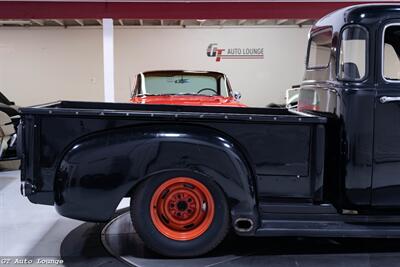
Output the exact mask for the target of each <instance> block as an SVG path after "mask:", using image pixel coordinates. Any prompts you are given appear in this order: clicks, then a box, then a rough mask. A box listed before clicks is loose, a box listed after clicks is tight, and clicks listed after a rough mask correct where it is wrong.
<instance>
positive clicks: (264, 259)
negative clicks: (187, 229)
mask: <svg viewBox="0 0 400 267" xmlns="http://www.w3.org/2000/svg"><path fill="white" fill-rule="evenodd" d="M129 217H130V216H129V213H124V214H122V215H121V216H119V217H118V218H117V219H115V220H114V221H113V222H111V223H110V224H108V225H107V226H106V227H105V228H104V229H103V234H102V241H103V244H104V245H105V247H106V248H107V250H108V251H109V252H110V253H111V254H113V255H114V256H115V257H119V258H120V259H121V260H122V261H124V262H126V263H127V264H130V265H132V266H141V267H147V266H149V267H150V266H151V267H161V266H163V267H164V266H174V267H211V266H216V267H222V266H224V267H225V266H251V267H261V266H272V267H278V266H279V267H282V266H285V267H286V266H296V267H299V266H304V267H325V266H329V267H330V266H332V267H333V266H343V267H354V266H363V267H365V266H368V267H378V266H388V267H389V266H390V267H393V266H400V246H399V244H400V240H398V239H349V238H347V239H340V238H338V239H329V238H244V237H237V236H235V235H231V236H229V237H228V238H227V239H226V240H225V241H224V242H223V243H222V244H221V245H220V246H219V247H218V248H217V249H216V250H214V251H212V252H211V253H209V254H207V255H205V256H203V257H199V258H195V259H168V258H165V257H162V256H160V255H157V254H155V253H153V252H151V251H149V250H148V249H147V248H146V247H145V246H144V244H143V242H142V241H141V240H140V238H139V237H138V235H137V234H136V233H135V230H134V228H133V226H132V224H131V221H130V218H129Z"/></svg>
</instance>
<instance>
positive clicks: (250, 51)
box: [207, 43, 264, 62]
mask: <svg viewBox="0 0 400 267" xmlns="http://www.w3.org/2000/svg"><path fill="white" fill-rule="evenodd" d="M207 56H208V57H214V58H215V61H216V62H220V61H221V60H222V59H264V48H247V47H246V48H219V47H218V44H217V43H211V44H209V45H208V47H207Z"/></svg>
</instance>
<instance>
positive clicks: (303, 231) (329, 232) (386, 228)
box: [255, 220, 400, 238]
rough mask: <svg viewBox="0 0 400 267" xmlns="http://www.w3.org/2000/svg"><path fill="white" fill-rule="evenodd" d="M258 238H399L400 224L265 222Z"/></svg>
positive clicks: (256, 233) (259, 229)
mask: <svg viewBox="0 0 400 267" xmlns="http://www.w3.org/2000/svg"><path fill="white" fill-rule="evenodd" d="M255 235H257V236H303V237H366V238H371V237H375V238H391V237H392V238H399V237H400V224H395V225H394V224H379V225H377V224H352V223H345V222H332V221H319V222H315V221H285V220H268V221H266V220H263V221H262V223H261V226H260V227H259V228H258V229H257V230H256V232H255Z"/></svg>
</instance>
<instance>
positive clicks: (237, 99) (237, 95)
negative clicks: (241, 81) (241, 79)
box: [233, 92, 242, 101]
mask: <svg viewBox="0 0 400 267" xmlns="http://www.w3.org/2000/svg"><path fill="white" fill-rule="evenodd" d="M233 98H234V99H235V100H236V101H239V100H240V99H241V98H242V94H241V93H240V92H234V93H233Z"/></svg>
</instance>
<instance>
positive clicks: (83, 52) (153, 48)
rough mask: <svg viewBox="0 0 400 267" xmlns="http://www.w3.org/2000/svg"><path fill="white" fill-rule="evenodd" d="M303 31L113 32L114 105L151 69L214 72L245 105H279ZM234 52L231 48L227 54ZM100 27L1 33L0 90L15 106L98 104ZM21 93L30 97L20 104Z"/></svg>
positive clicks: (299, 70) (297, 62)
mask: <svg viewBox="0 0 400 267" xmlns="http://www.w3.org/2000/svg"><path fill="white" fill-rule="evenodd" d="M308 30H309V28H308V27H302V28H299V27H292V26H287V27H263V28H256V27H254V28H223V29H220V28H204V29H198V28H186V29H166V28H162V29H161V28H159V29H154V28H151V29H149V28H147V29H146V28H143V29H142V28H141V29H137V28H135V29H133V28H129V27H116V28H115V31H114V35H115V36H114V37H115V44H114V48H115V87H116V101H119V102H123V101H128V99H129V94H130V93H129V92H130V84H132V82H133V81H132V78H133V76H134V74H135V73H138V72H140V71H144V70H154V69H196V70H217V71H222V72H225V73H227V74H228V76H229V78H230V80H231V84H232V86H233V87H234V89H235V90H237V91H240V92H241V93H242V96H243V98H242V100H243V102H244V103H246V104H248V105H251V106H265V105H267V104H268V103H270V102H275V103H283V102H284V92H285V90H286V89H287V88H289V87H290V86H291V85H293V84H298V83H299V82H300V81H301V79H302V76H303V72H304V57H305V51H306V40H307V33H308ZM212 43H214V44H216V45H214V47H217V48H219V49H225V51H224V52H223V53H227V52H228V50H229V49H241V50H242V51H252V50H254V49H258V51H260V49H262V52H263V58H260V57H258V58H257V59H249V58H247V57H244V58H235V59H227V58H222V59H221V61H219V62H217V61H216V57H209V56H207V53H206V52H207V47H208V46H209V45H210V44H212ZM232 51H233V50H232ZM102 62H103V61H102V31H101V29H100V28H90V27H85V28H79V27H71V28H67V29H64V28H54V27H53V28H5V27H3V28H2V29H0V90H1V91H2V92H3V93H4V94H6V95H7V96H9V98H10V99H13V100H15V101H16V102H17V103H18V104H19V105H32V104H38V103H43V102H48V101H53V100H58V99H70V100H88V101H101V100H102V99H103V66H102V64H103V63H102ZM26 95H29V97H28V98H26Z"/></svg>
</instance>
